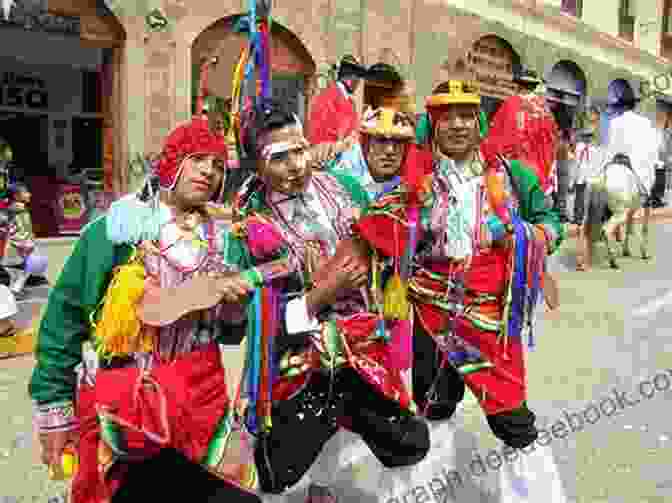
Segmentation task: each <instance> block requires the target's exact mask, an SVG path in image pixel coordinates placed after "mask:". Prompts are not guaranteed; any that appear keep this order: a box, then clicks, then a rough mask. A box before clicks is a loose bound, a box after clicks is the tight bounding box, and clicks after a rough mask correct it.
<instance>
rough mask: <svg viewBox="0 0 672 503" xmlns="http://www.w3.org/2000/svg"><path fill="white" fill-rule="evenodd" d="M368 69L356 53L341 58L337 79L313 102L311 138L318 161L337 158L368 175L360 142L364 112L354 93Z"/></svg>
mask: <svg viewBox="0 0 672 503" xmlns="http://www.w3.org/2000/svg"><path fill="white" fill-rule="evenodd" d="M366 76H367V70H366V67H364V66H362V65H361V64H360V63H359V62H358V61H357V60H356V59H355V58H354V57H353V56H351V55H346V56H344V57H343V58H342V59H341V62H340V64H339V67H338V74H337V77H336V80H335V81H334V82H332V83H331V84H330V85H329V86H328V87H327V88H326V89H325V90H324V91H322V92H321V93H320V94H318V95H317V96H315V98H313V102H312V103H311V106H310V118H309V123H308V124H309V128H310V129H309V131H308V134H307V138H308V141H309V142H310V144H311V145H313V149H312V150H313V157H314V158H315V161H316V162H317V163H325V162H327V161H329V160H331V159H332V158H334V157H335V158H336V159H337V160H338V161H339V163H340V164H341V168H344V169H346V170H347V171H350V174H351V175H353V176H355V177H364V176H365V175H366V164H365V162H364V159H363V157H362V150H361V147H360V145H359V121H360V116H359V113H358V112H357V107H356V105H355V101H354V93H355V92H356V91H357V89H358V87H359V85H360V83H361V81H362V80H363V79H366Z"/></svg>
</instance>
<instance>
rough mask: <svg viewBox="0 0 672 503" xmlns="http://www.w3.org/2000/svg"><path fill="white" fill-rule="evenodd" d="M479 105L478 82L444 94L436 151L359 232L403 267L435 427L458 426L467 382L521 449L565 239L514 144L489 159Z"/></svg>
mask: <svg viewBox="0 0 672 503" xmlns="http://www.w3.org/2000/svg"><path fill="white" fill-rule="evenodd" d="M479 105H480V95H479V92H478V88H477V84H476V83H475V82H472V81H469V80H467V79H459V77H457V78H453V79H451V80H448V81H446V82H444V83H443V84H441V85H439V86H438V87H437V88H436V89H435V91H434V93H433V94H432V95H431V96H430V97H429V98H428V99H427V111H428V116H429V120H430V125H431V130H430V132H431V145H432V148H433V153H431V152H419V153H418V155H417V156H416V157H415V160H414V164H413V165H408V164H407V165H406V166H405V167H406V168H407V169H406V172H405V182H404V183H402V185H401V186H400V187H399V189H397V190H395V191H393V192H390V193H388V194H387V195H386V196H384V197H383V198H381V199H379V200H378V201H377V202H376V203H374V204H373V205H372V207H371V208H370V209H369V211H368V212H367V215H366V216H364V217H363V218H362V220H360V222H359V223H358V224H356V226H355V229H356V231H357V233H358V234H359V235H360V236H361V237H362V238H364V239H365V240H366V241H368V242H369V243H371V244H372V245H373V246H374V247H375V248H376V249H377V251H378V252H380V253H382V254H383V255H385V256H387V257H391V258H392V259H393V260H394V261H395V262H396V263H397V264H398V269H399V270H400V271H401V278H400V279H401V285H399V284H398V285H397V287H399V288H401V289H402V290H403V289H405V288H407V289H408V298H409V300H410V303H411V305H412V308H413V309H412V313H413V315H414V316H415V320H414V327H415V335H414V339H413V353H414V366H413V393H414V398H415V401H416V403H417V404H418V405H419V406H420V408H421V410H422V411H424V414H425V415H426V417H427V418H428V419H430V420H445V419H448V418H450V417H451V416H452V415H453V414H454V412H455V410H456V408H457V405H458V403H459V402H460V401H461V400H462V399H463V397H464V392H465V383H466V385H467V386H469V388H470V389H471V391H472V392H473V394H474V395H475V396H476V397H477V398H478V400H479V402H480V405H481V407H482V409H483V411H484V412H485V414H486V417H487V420H488V423H489V425H490V428H491V430H492V432H493V433H494V434H495V435H496V436H497V437H498V438H499V439H501V440H502V441H503V442H504V443H505V444H506V445H507V447H509V448H514V449H520V448H523V447H526V446H528V445H530V444H531V443H532V442H534V441H535V439H536V438H537V435H538V433H537V429H536V428H535V424H534V423H535V415H534V414H533V413H532V411H531V410H530V409H529V408H528V407H527V404H526V396H527V385H526V374H525V367H524V360H523V344H522V335H523V333H524V332H529V334H530V338H531V336H532V334H531V328H532V327H531V325H532V315H533V312H534V309H535V307H536V305H537V301H538V299H539V298H540V297H539V296H540V295H541V289H542V287H543V285H542V280H543V264H544V258H545V257H546V255H547V254H551V253H553V252H554V251H555V250H556V249H557V247H558V246H559V244H560V243H561V241H562V239H563V230H562V226H561V224H560V222H559V218H558V215H557V214H556V213H555V212H554V211H553V210H552V209H551V208H550V207H548V206H547V205H546V204H545V197H544V193H543V191H542V189H541V188H540V185H539V181H538V179H537V177H536V175H535V174H534V172H533V171H532V170H530V169H528V168H527V167H525V166H524V165H523V164H522V163H520V162H519V161H516V160H511V161H506V162H502V161H503V158H501V157H500V156H499V155H498V154H499V153H500V151H501V148H502V144H504V145H506V143H507V142H508V139H503V140H501V139H500V138H497V137H492V138H489V139H488V140H485V142H484V143H483V144H482V145H481V146H480V149H479V132H480V131H479V126H480V125H479V119H478V118H479ZM432 157H433V159H432ZM400 222H401V223H400ZM411 258H412V259H411ZM409 271H410V272H409ZM393 279H394V277H393ZM390 281H391V280H390ZM396 281H397V283H399V278H397V279H396ZM387 288H391V286H390V285H389V284H388V285H387V286H386V289H387ZM399 306H400V307H399V310H400V314H399V316H400V317H404V316H407V314H406V312H405V310H406V309H407V308H406V307H403V308H402V306H401V304H399Z"/></svg>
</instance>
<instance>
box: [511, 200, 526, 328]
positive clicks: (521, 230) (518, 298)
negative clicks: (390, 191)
mask: <svg viewBox="0 0 672 503" xmlns="http://www.w3.org/2000/svg"><path fill="white" fill-rule="evenodd" d="M511 223H512V225H513V234H514V239H515V248H514V250H515V256H514V270H513V277H512V281H513V284H512V292H511V311H510V315H509V327H508V329H509V330H508V333H509V336H510V337H515V338H519V337H520V335H521V331H522V328H523V318H524V313H525V297H526V294H527V267H526V266H527V261H526V260H525V259H526V255H527V251H528V237H527V230H526V228H525V223H524V222H523V221H522V220H521V219H520V217H519V216H518V215H516V214H515V213H513V214H512V215H511Z"/></svg>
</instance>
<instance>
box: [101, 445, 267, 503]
mask: <svg viewBox="0 0 672 503" xmlns="http://www.w3.org/2000/svg"><path fill="white" fill-rule="evenodd" d="M126 477H127V478H126V480H125V482H124V483H123V485H122V486H121V487H120V488H119V490H118V491H117V493H116V494H115V495H114V497H113V498H112V501H111V503H126V502H129V503H130V502H133V503H136V502H139V501H172V500H174V499H176V497H177V495H182V497H181V498H180V499H183V498H184V497H187V499H188V500H189V501H193V502H195V503H197V502H200V503H210V502H212V503H215V502H227V503H260V502H261V499H260V498H259V497H258V496H256V495H254V494H251V493H248V492H245V491H242V490H240V489H238V488H237V487H235V486H232V485H229V484H227V483H226V482H224V481H222V480H221V479H218V478H217V477H215V476H214V475H211V474H210V473H208V472H207V471H206V470H204V469H203V468H202V467H200V466H198V465H196V464H194V463H192V462H191V461H189V460H188V459H187V458H186V457H185V456H184V455H182V454H180V453H179V452H178V451H175V450H172V449H164V450H163V451H161V453H160V454H159V455H158V456H156V457H154V458H152V459H149V460H147V461H144V462H143V463H137V464H132V465H130V466H129V467H128V473H127V476H126Z"/></svg>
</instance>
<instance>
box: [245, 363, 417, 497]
mask: <svg viewBox="0 0 672 503" xmlns="http://www.w3.org/2000/svg"><path fill="white" fill-rule="evenodd" d="M272 421H273V427H272V428H271V431H270V433H269V434H268V435H267V436H265V437H262V438H261V439H260V440H259V442H258V443H257V446H256V449H255V461H256V465H257V470H258V473H259V481H260V485H261V488H262V490H263V491H264V492H268V493H274V494H280V493H282V492H284V491H285V490H286V489H288V488H289V487H291V486H293V485H294V484H296V483H297V482H298V481H299V480H301V478H302V477H303V475H304V474H305V473H306V472H307V471H308V470H309V469H310V467H311V466H312V465H313V463H314V462H315V460H316V459H317V457H318V455H319V454H320V452H321V451H322V448H323V446H324V444H325V443H326V442H327V441H328V440H329V439H330V438H331V437H332V436H333V435H334V434H335V433H336V431H337V430H338V428H339V424H344V425H347V427H348V428H349V429H350V430H351V431H353V432H354V433H356V434H357V435H360V436H361V437H362V440H364V442H365V443H366V444H367V445H368V447H369V448H370V449H371V451H372V452H373V454H374V455H375V456H376V457H377V458H378V460H379V461H380V462H381V463H382V464H383V465H384V466H386V467H388V468H393V467H400V466H410V465H413V464H416V463H418V462H419V461H421V460H422V459H423V458H424V457H425V456H426V454H427V452H428V451H429V447H430V440H429V429H428V427H427V424H426V423H425V422H424V421H423V420H421V419H419V418H417V417H414V416H412V415H409V414H408V413H406V412H405V411H403V410H402V409H401V407H399V405H398V404H397V403H396V402H393V401H391V400H389V399H387V398H384V397H383V396H382V395H381V394H379V393H378V392H377V391H376V390H375V389H374V388H373V387H371V386H370V385H369V384H368V383H367V382H366V381H364V380H363V379H362V378H361V377H360V376H359V374H357V372H356V371H354V370H353V369H350V368H346V369H342V370H340V371H338V372H337V374H336V375H335V376H334V378H333V384H332V381H331V378H330V377H329V376H327V375H325V374H322V373H318V372H316V373H314V374H313V375H312V376H311V377H310V380H309V382H308V384H307V385H306V387H305V388H304V389H303V390H302V391H301V392H299V393H298V394H297V395H296V396H294V397H293V398H291V399H289V400H284V401H282V402H279V403H277V404H276V405H274V407H273V410H272Z"/></svg>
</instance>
